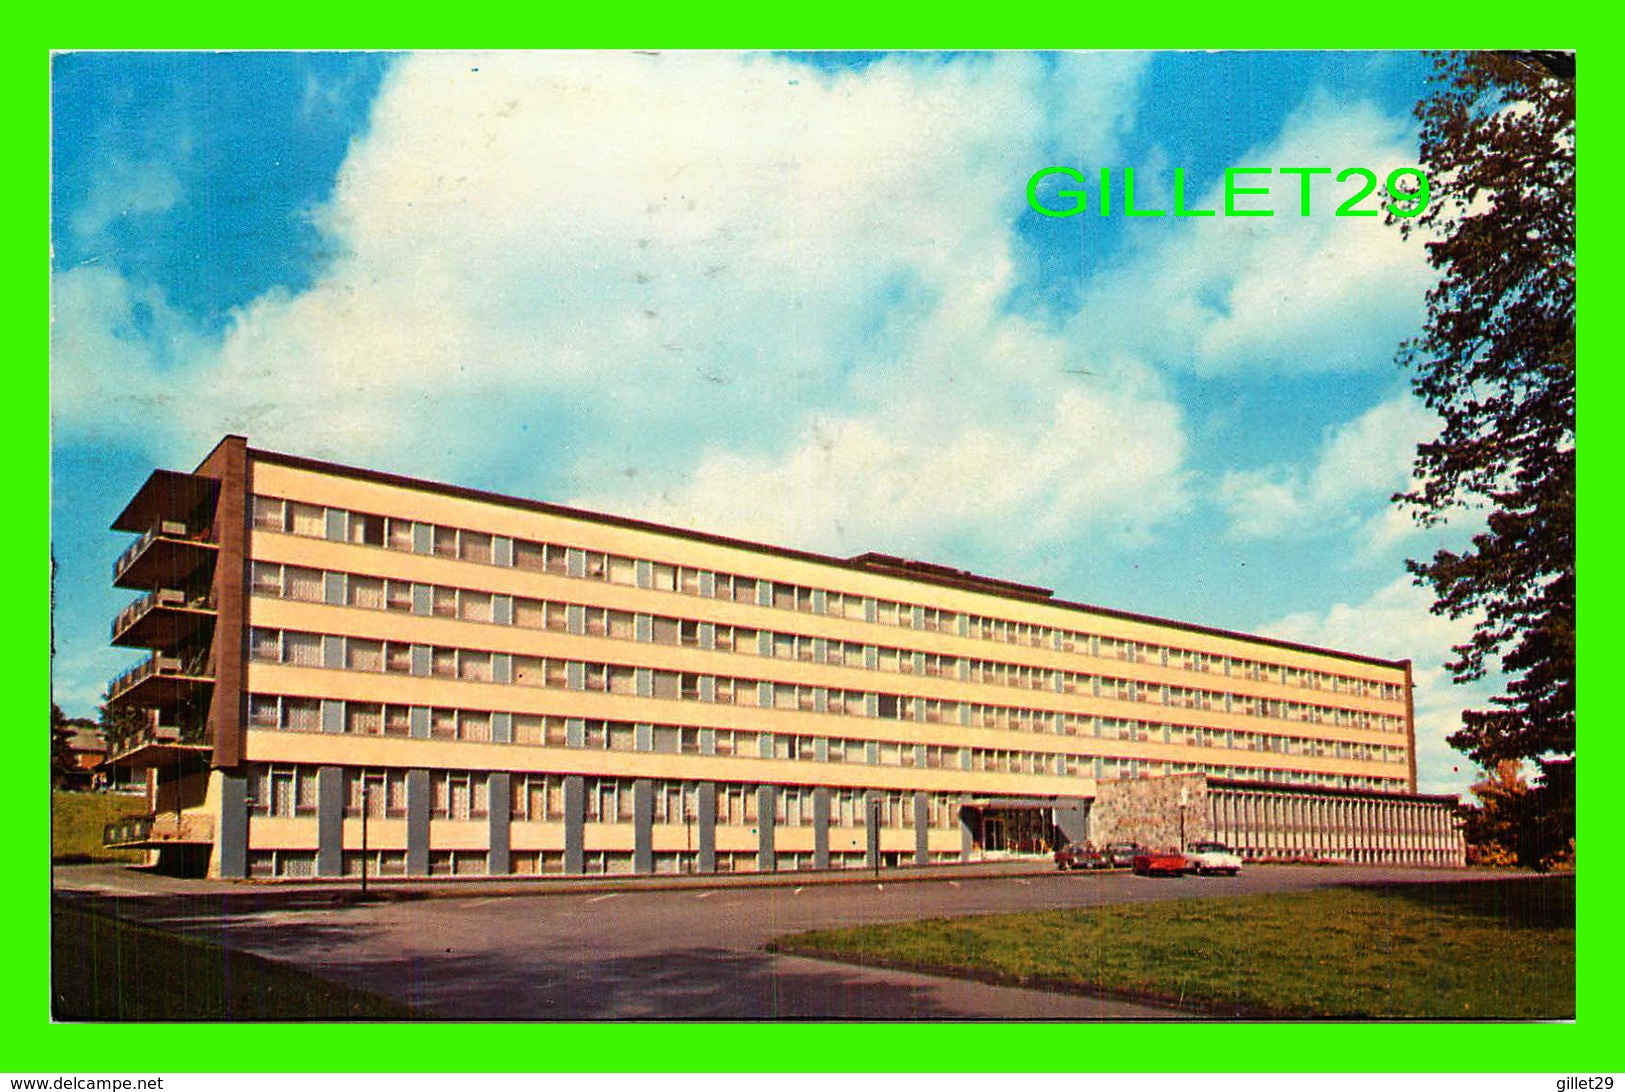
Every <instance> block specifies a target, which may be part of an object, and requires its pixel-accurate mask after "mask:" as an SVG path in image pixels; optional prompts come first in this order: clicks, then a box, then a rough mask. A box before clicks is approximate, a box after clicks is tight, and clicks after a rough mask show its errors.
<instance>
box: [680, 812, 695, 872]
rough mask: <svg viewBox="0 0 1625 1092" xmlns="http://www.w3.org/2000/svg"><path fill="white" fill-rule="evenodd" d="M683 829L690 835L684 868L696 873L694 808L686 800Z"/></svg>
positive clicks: (684, 856)
mask: <svg viewBox="0 0 1625 1092" xmlns="http://www.w3.org/2000/svg"><path fill="white" fill-rule="evenodd" d="M683 829H684V830H685V831H686V832H687V835H688V852H687V853H685V854H684V855H683V868H684V869H686V870H687V871H689V872H691V873H692V872H695V871H696V869H695V867H694V864H695V861H694V808H693V806H692V805H691V804H689V802H688V800H687V799H686V798H685V799H684V800H683Z"/></svg>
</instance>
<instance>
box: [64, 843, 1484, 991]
mask: <svg viewBox="0 0 1625 1092" xmlns="http://www.w3.org/2000/svg"><path fill="white" fill-rule="evenodd" d="M1474 878H1475V876H1474V874H1471V873H1466V872H1442V871H1437V870H1428V869H1398V868H1387V869H1385V868H1361V867H1320V868H1315V867H1294V866H1267V865H1266V866H1255V867H1249V868H1247V869H1246V870H1244V871H1243V873H1242V874H1241V875H1240V876H1238V877H1234V878H1231V877H1208V878H1197V877H1180V878H1147V877H1140V876H1133V875H1129V874H1127V873H1124V872H1111V873H1067V874H1058V873H1055V872H1053V871H1050V870H1047V869H1045V870H1041V869H1040V868H1038V867H1029V868H1005V869H994V870H986V871H984V872H982V873H977V872H974V871H966V872H960V873H956V874H953V875H946V876H941V877H937V878H931V879H913V880H911V881H908V882H903V881H902V878H901V877H898V876H887V875H884V874H883V875H882V876H881V877H880V878H879V880H878V881H877V880H875V879H873V878H872V877H864V878H863V879H862V880H859V879H858V878H857V877H853V876H847V877H844V879H845V880H846V881H847V882H841V883H819V882H814V881H812V880H810V879H809V880H807V881H806V882H795V878H794V877H788V878H786V881H785V882H783V883H779V884H776V885H774V886H768V887H758V886H745V885H742V884H738V883H734V884H729V883H726V882H722V883H719V884H717V885H715V886H707V887H695V886H683V885H677V886H672V887H667V888H654V889H647V888H645V889H634V888H631V887H628V886H625V885H617V884H616V883H614V882H605V883H599V884H594V885H591V886H589V887H588V888H587V889H585V890H579V889H577V890H570V891H568V892H567V893H565V892H561V893H553V894H531V893H528V892H529V891H532V890H535V888H524V887H518V888H515V887H514V885H504V886H502V887H490V886H487V887H483V888H482V887H480V886H478V885H475V886H467V887H461V888H458V889H455V892H456V895H457V897H427V898H413V899H409V900H392V901H383V902H369V903H362V904H350V905H333V904H332V903H333V896H334V895H335V894H336V893H338V891H339V889H336V888H333V887H327V888H318V887H313V886H308V887H305V888H297V889H278V888H275V887H255V886H252V885H240V884H239V885H231V884H218V883H211V882H208V881H195V880H194V881H178V880H168V879H164V878H161V877H151V876H146V875H142V874H140V873H133V872H130V871H128V870H122V869H118V868H114V867H104V866H95V867H80V868H59V869H58V870H57V871H56V880H55V882H56V886H57V889H58V891H59V892H60V893H62V894H64V895H65V897H69V898H72V899H74V900H76V901H80V900H85V901H94V902H96V903H97V904H98V909H100V910H102V911H103V912H112V913H116V914H119V915H120V916H125V917H130V918H134V919H138V920H142V921H145V922H148V923H150V924H153V925H156V926H159V927H162V928H165V929H170V930H174V931H177V932H182V933H187V934H192V935H199V936H202V937H205V938H207V939H209V940H212V941H215V942H217V943H221V944H224V945H227V946H230V947H233V948H238V949H242V950H245V951H250V952H253V953H255V954H258V955H261V956H265V957H267V958H270V959H276V960H282V961H286V962H289V963H292V964H295V965H297V966H300V967H302V968H305V969H307V970H309V971H312V972H314V973H316V974H319V975H322V976H324V977H327V978H331V979H335V980H338V981H342V982H345V983H348V984H350V985H354V986H359V987H361V988H364V989H368V990H372V991H374V992H376V993H380V994H383V995H386V996H389V997H394V998H397V999H399V1000H402V1001H405V1002H407V1003H409V1004H411V1005H413V1006H414V1007H415V1008H416V1009H417V1011H418V1012H419V1013H420V1014H422V1015H423V1016H425V1017H427V1018H433V1019H451V1020H459V1019H462V1020H505V1019H507V1020H956V1019H1017V1020H1091V1019H1093V1020H1099V1019H1130V1020H1143V1019H1191V1018H1192V1017H1191V1016H1190V1015H1189V1014H1186V1013H1182V1012H1175V1011H1170V1010H1163V1009H1155V1008H1149V1007H1146V1006H1142V1005H1132V1004H1127V1003H1120V1002H1115V1001H1109V1000H1103V999H1098V998H1091V997H1084V996H1077V995H1059V994H1050V993H1044V992H1040V991H1036V990H1022V989H1010V988H1005V987H997V986H990V985H985V984H982V983H977V982H971V981H963V980H957V979H946V978H938V977H934V976H928V975H918V974H908V973H902V972H896V971H889V970H881V969H873V968H862V967H852V966H846V965H840V964H832V963H823V962H819V961H815V960H809V959H802V958H796V957H789V956H780V955H776V954H774V953H771V952H768V951H767V950H766V948H765V945H766V944H767V942H768V941H769V940H771V939H772V938H774V937H776V936H780V935H782V934H785V933H791V932H796V931H800V930H805V929H814V928H824V927H832V926H840V925H858V924H866V923H872V922H883V921H898V920H908V919H914V918H927V917H943V916H958V915H965V914H982V913H997V912H1006V911H1020V910H1037V909H1052V908H1062V907H1073V906H1090V905H1103V904H1107V903H1118V902H1128V901H1137V900H1144V899H1164V898H1178V897H1187V896H1197V895H1201V896H1213V895H1217V896H1223V895H1240V894H1258V893H1264V892H1270V891H1284V890H1298V889H1303V888H1309V887H1315V886H1321V885H1327V884H1337V883H1360V884H1382V883H1387V882H1399V881H1411V882H1414V881H1433V882H1472V880H1473V879H1474ZM350 889H352V890H353V885H350ZM515 890H517V891H520V892H525V893H510V892H513V891H515ZM444 891H445V889H444V888H441V889H435V890H433V892H432V893H433V894H435V895H436V896H439V895H441V894H443V893H444Z"/></svg>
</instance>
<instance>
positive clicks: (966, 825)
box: [959, 804, 976, 861]
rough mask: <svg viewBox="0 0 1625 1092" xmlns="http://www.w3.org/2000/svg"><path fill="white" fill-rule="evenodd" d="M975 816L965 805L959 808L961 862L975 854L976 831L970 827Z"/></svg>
mask: <svg viewBox="0 0 1625 1092" xmlns="http://www.w3.org/2000/svg"><path fill="white" fill-rule="evenodd" d="M975 815H976V813H975V812H974V811H973V810H972V809H970V808H968V807H966V806H965V805H963V804H961V805H960V806H959V859H960V860H962V861H969V860H971V859H972V858H973V857H974V856H975V854H976V831H975V830H973V829H972V827H971V824H972V823H973V822H974V821H975Z"/></svg>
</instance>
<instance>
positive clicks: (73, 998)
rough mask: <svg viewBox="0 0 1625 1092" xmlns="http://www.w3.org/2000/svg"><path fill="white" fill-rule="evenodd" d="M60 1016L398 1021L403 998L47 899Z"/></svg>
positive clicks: (55, 1010) (406, 1012)
mask: <svg viewBox="0 0 1625 1092" xmlns="http://www.w3.org/2000/svg"><path fill="white" fill-rule="evenodd" d="M51 1009H52V1014H53V1015H54V1016H55V1017H56V1019H58V1020H86V1021H107V1020H178V1021H201V1020H240V1021H262V1020H406V1019H410V1018H411V1016H412V1012H411V1010H410V1009H409V1008H407V1007H406V1006H405V1005H402V1004H400V1003H398V1002H396V1001H392V1000H389V999H388V998H384V997H379V996H377V995H376V994H371V993H367V992H365V991H363V990H355V989H350V988H349V987H347V986H342V985H339V984H337V983H333V982H328V981H327V980H326V979H323V978H318V977H316V976H315V975H312V974H307V973H306V972H304V971H301V970H298V969H297V968H294V967H288V966H285V965H283V964H279V963H274V962H272V961H271V960H267V959H261V958H260V957H258V956H255V955H250V954H248V953H247V952H234V951H230V950H228V949H225V948H221V947H219V946H217V945H214V944H208V943H206V942H204V941H201V940H193V939H190V938H186V937H181V936H176V935H174V934H172V933H166V932H162V931H160V930H157V929H151V928H148V927H146V926H143V925H137V924H134V923H132V922H127V921H120V920H119V919H117V918H112V917H105V916H103V915H101V914H93V913H88V912H86V911H84V910H81V909H79V908H77V907H74V906H69V905H67V904H65V903H63V902H62V901H61V900H53V901H52V905H51Z"/></svg>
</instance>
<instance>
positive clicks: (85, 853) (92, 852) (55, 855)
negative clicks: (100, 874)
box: [51, 792, 147, 864]
mask: <svg viewBox="0 0 1625 1092" xmlns="http://www.w3.org/2000/svg"><path fill="white" fill-rule="evenodd" d="M146 810H147V801H146V798H145V797H142V796H131V795H128V794H125V793H112V792H53V793H51V860H52V861H53V862H55V863H57V864H77V863H80V862H88V861H136V860H139V859H140V858H141V854H140V853H138V852H136V851H134V850H128V849H107V848H105V847H104V846H103V845H102V828H103V827H105V826H106V825H107V824H108V823H112V822H116V821H117V820H119V819H124V818H127V817H128V816H131V815H144V814H146Z"/></svg>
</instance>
